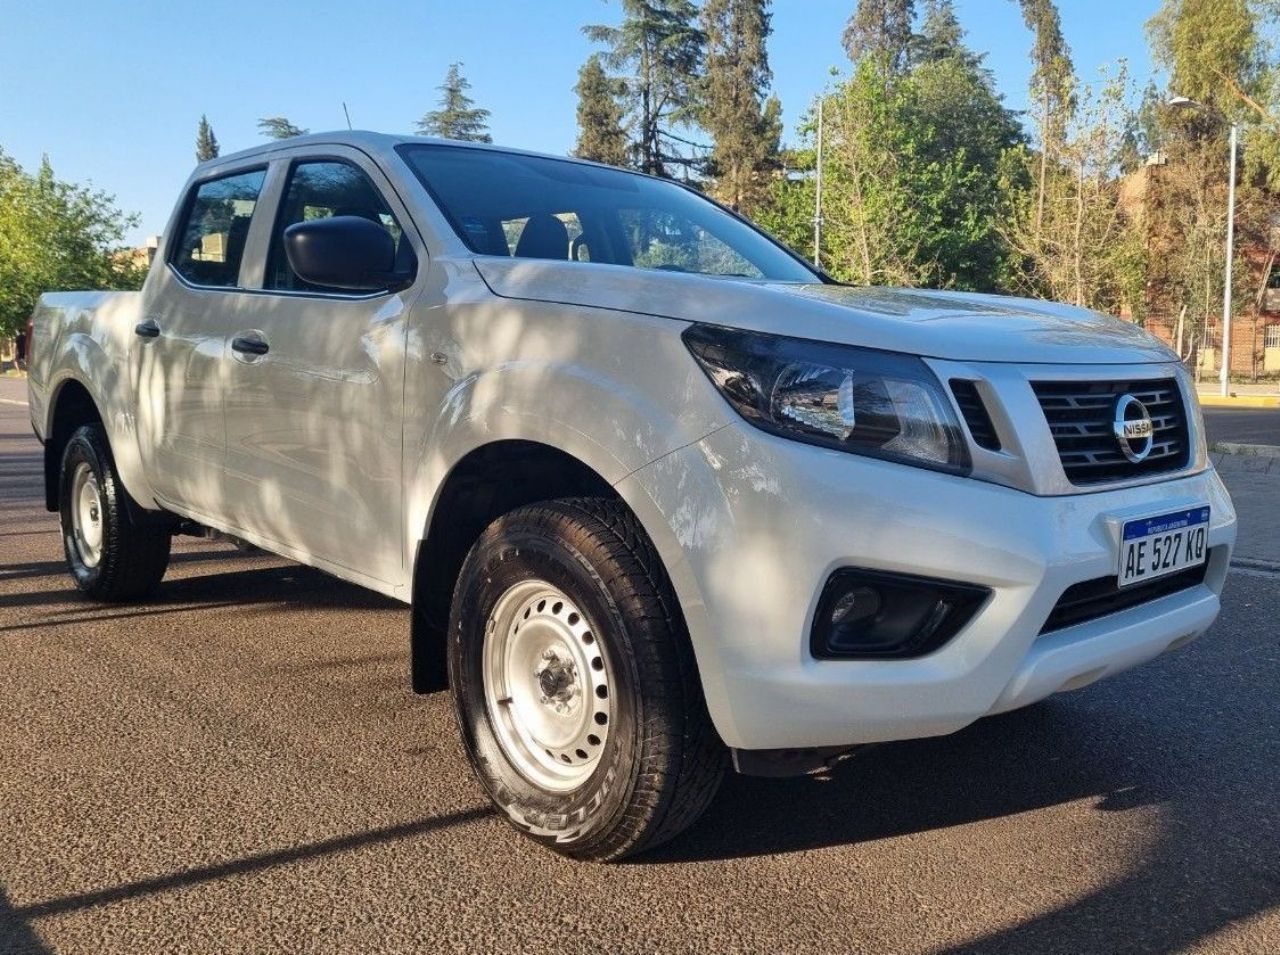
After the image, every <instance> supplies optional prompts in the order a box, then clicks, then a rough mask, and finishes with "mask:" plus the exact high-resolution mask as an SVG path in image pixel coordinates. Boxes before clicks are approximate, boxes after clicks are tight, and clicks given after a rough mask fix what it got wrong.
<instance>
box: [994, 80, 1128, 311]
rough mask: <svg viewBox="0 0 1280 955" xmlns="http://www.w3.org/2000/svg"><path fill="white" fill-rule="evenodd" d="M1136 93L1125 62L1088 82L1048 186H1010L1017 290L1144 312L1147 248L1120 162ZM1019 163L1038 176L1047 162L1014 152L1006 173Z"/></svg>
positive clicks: (1007, 226) (1008, 226)
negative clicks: (1130, 208) (1126, 197)
mask: <svg viewBox="0 0 1280 955" xmlns="http://www.w3.org/2000/svg"><path fill="white" fill-rule="evenodd" d="M1073 95H1074V94H1073ZM1131 98H1132V92H1131V90H1130V88H1129V82H1128V77H1127V73H1126V70H1125V68H1124V66H1123V64H1122V65H1121V66H1120V68H1119V69H1118V70H1117V71H1116V73H1115V74H1114V75H1113V76H1111V77H1109V78H1106V79H1104V80H1103V81H1102V82H1101V83H1100V84H1099V85H1098V86H1097V87H1085V88H1083V90H1081V91H1080V98H1079V102H1078V103H1077V104H1076V109H1077V112H1078V115H1077V116H1076V118H1075V120H1074V121H1073V122H1072V124H1071V125H1070V126H1069V127H1068V128H1066V129H1065V130H1064V133H1063V139H1062V141H1061V142H1059V143H1058V144H1057V146H1056V148H1055V150H1054V157H1053V158H1054V161H1053V162H1052V163H1050V164H1049V165H1048V167H1047V173H1046V178H1045V179H1044V180H1043V185H1042V184H1041V183H1040V182H1036V185H1035V187H1032V188H1025V189H1016V188H1015V189H1010V190H1008V192H1007V198H1008V203H1009V207H1008V211H1007V216H1006V218H1005V219H1004V221H1003V224H1002V231H1003V234H1004V236H1005V238H1006V239H1007V241H1008V243H1009V245H1010V247H1011V248H1012V250H1013V252H1014V254H1015V255H1016V256H1017V258H1018V263H1019V266H1020V268H1019V270H1018V271H1017V272H1016V273H1014V274H1013V275H1012V276H1011V279H1010V281H1011V284H1012V285H1013V287H1014V288H1017V289H1019V290H1020V291H1023V292H1025V293H1027V294H1031V295H1036V296H1040V297H1044V298H1051V299H1054V300H1056V301H1061V302H1071V303H1073V304H1076V305H1081V306H1085V307H1087V308H1093V309H1098V310H1100V311H1107V312H1112V313H1115V312H1120V311H1124V310H1125V309H1126V308H1128V309H1129V310H1131V311H1133V312H1135V313H1139V312H1141V308H1142V296H1143V288H1144V283H1145V279H1146V264H1145V263H1146V255H1147V253H1146V249H1145V243H1144V241H1143V238H1142V235H1141V231H1140V230H1139V229H1136V228H1133V223H1132V222H1131V219H1130V217H1129V215H1128V214H1127V213H1126V209H1125V204H1124V201H1123V198H1122V193H1121V181H1120V178H1119V176H1118V169H1117V165H1116V163H1117V158H1118V157H1119V156H1120V155H1121V145H1122V142H1123V138H1124V135H1125V131H1126V128H1127V115H1126V103H1127V102H1129V101H1130V99H1131ZM1042 155H1043V152H1042ZM1018 167H1021V169H1022V171H1023V172H1024V174H1026V175H1027V178H1028V179H1031V181H1033V182H1035V181H1036V180H1035V179H1034V178H1032V177H1031V176H1030V174H1031V172H1032V170H1033V169H1036V170H1039V169H1045V168H1046V167H1045V165H1044V163H1043V162H1042V161H1041V158H1040V157H1036V156H1033V155H1031V154H1029V153H1027V152H1025V151H1023V152H1021V153H1020V154H1017V155H1014V156H1011V157H1010V162H1009V167H1008V170H1009V172H1010V173H1013V172H1014V171H1015V170H1017V168H1018Z"/></svg>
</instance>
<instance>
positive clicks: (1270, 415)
mask: <svg viewBox="0 0 1280 955" xmlns="http://www.w3.org/2000/svg"><path fill="white" fill-rule="evenodd" d="M1204 426H1205V430H1206V431H1207V432H1208V433H1209V440H1210V441H1211V442H1218V441H1232V442H1236V443H1238V444H1275V445H1280V408H1205V409H1204Z"/></svg>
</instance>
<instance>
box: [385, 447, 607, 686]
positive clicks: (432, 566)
mask: <svg viewBox="0 0 1280 955" xmlns="http://www.w3.org/2000/svg"><path fill="white" fill-rule="evenodd" d="M564 497H605V498H609V499H612V500H618V501H621V500H622V498H621V496H620V495H619V494H618V492H617V491H616V490H615V489H614V487H613V485H611V484H610V483H609V481H608V480H606V479H605V478H604V477H603V476H602V475H601V474H600V473H599V471H597V470H596V469H595V468H592V467H591V466H590V465H588V464H586V463H585V462H583V461H582V460H580V459H579V458H577V457H574V456H573V455H571V454H569V453H568V452H566V451H563V450H561V449H560V448H556V447H552V446H551V445H549V444H544V443H542V442H539V441H529V440H523V439H504V440H497V441H492V442H490V443H488V444H482V445H480V446H478V447H476V448H473V449H472V450H471V451H469V452H468V453H467V454H465V455H464V456H463V457H462V458H460V459H459V460H458V461H457V462H456V463H455V464H454V465H453V467H452V468H450V470H449V472H448V474H447V475H446V476H445V478H444V480H443V482H442V483H441V486H440V489H439V491H438V492H437V493H436V495H435V500H434V502H433V504H432V507H431V512H430V515H429V517H428V518H427V522H426V527H425V528H424V529H423V532H422V535H421V539H420V540H419V541H418V545H417V548H416V551H415V554H414V562H413V579H412V604H413V620H412V625H411V629H410V655H411V675H412V681H413V688H414V690H415V692H418V693H426V692H430V691H432V690H436V689H441V688H443V687H444V686H445V685H446V683H447V678H446V675H445V634H446V630H447V627H448V618H449V606H450V603H451V601H452V598H453V591H454V586H455V585H456V583H457V580H458V573H459V571H461V569H462V563H463V561H464V560H465V559H466V556H467V553H468V552H469V551H470V549H471V546H472V544H473V543H475V541H476V539H477V538H478V537H479V536H480V533H481V532H482V531H483V530H484V529H485V528H486V527H488V526H489V524H490V523H492V522H493V521H494V520H496V519H497V518H498V517H500V516H501V515H503V514H505V513H508V512H509V511H512V510H514V509H515V508H517V507H522V506H524V505H525V504H532V503H534V502H536V501H546V500H553V499H555V498H564Z"/></svg>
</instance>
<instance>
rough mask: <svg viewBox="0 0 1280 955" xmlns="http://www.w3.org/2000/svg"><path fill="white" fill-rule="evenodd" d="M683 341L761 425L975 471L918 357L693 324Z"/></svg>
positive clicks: (813, 440)
mask: <svg viewBox="0 0 1280 955" xmlns="http://www.w3.org/2000/svg"><path fill="white" fill-rule="evenodd" d="M684 342H685V344H686V345H687V346H688V348H689V351H691V352H692V353H693V357H694V358H696V359H697V361H698V364H699V365H701V366H702V370H703V371H705V372H706V373H707V376H708V377H709V378H710V379H711V381H712V382H713V383H714V384H715V386H716V387H717V388H718V389H719V390H720V393H721V394H722V395H724V396H725V398H726V399H728V401H729V403H730V404H731V405H733V407H734V408H735V409H736V410H737V412H738V413H739V414H740V415H742V417H744V418H746V419H747V421H749V422H750V423H751V424H753V425H755V426H756V427H757V428H761V429H762V430H764V431H769V432H771V433H773V434H777V435H781V436H783V437H787V438H794V439H796V440H798V441H806V442H808V443H810V444H817V445H821V446H823V447H828V448H837V449H839V450H841V451H849V452H851V453H853V454H863V455H867V456H868V457H873V458H883V459H885V460H888V461H900V462H902V463H904V464H913V465H916V466H918V467H926V468H934V469H935V470H939V471H948V472H950V473H953V474H963V473H967V472H968V470H969V465H970V462H969V452H968V450H967V449H966V447H965V444H964V439H963V437H962V431H961V428H960V422H959V421H958V420H957V418H956V415H955V412H954V410H953V409H952V405H951V402H950V401H949V400H948V399H947V396H946V395H945V394H944V393H943V391H942V387H941V385H939V384H938V379H937V378H936V377H935V376H934V374H933V372H932V371H930V370H929V367H928V366H927V365H926V364H925V363H924V362H923V361H921V360H920V359H919V358H915V357H913V356H911V355H900V354H896V353H894V352H884V351H875V350H874V349H869V348H854V347H851V346H848V345H828V344H824V343H822V342H812V341H806V340H805V339H801V338H784V337H782V336H778V335H763V334H759V333H756V332H744V331H738V330H735V329H730V328H721V327H719V326H715V325H693V326H691V327H689V328H688V329H686V330H685V333H684Z"/></svg>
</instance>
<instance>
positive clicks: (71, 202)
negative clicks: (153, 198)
mask: <svg viewBox="0 0 1280 955" xmlns="http://www.w3.org/2000/svg"><path fill="white" fill-rule="evenodd" d="M136 224H137V217H136V216H132V215H126V214H125V213H123V212H121V211H120V208H119V207H118V206H117V205H116V202H115V198H114V197H113V196H110V195H107V194H106V193H104V192H98V191H95V190H93V189H90V188H87V187H85V186H81V185H78V184H76V183H69V182H62V181H60V180H59V179H58V178H57V177H56V176H55V175H54V173H53V167H52V166H50V164H49V160H48V159H47V158H46V159H44V160H43V161H42V162H41V164H40V171H39V172H38V173H36V174H35V175H31V174H30V173H27V172H26V171H24V170H23V169H22V167H21V166H19V165H18V164H17V163H16V162H15V161H14V160H13V159H11V158H10V157H9V156H7V155H6V154H5V153H4V152H3V151H2V150H0V335H12V334H15V333H16V332H17V330H18V328H19V327H20V326H21V325H22V324H23V323H25V322H26V320H27V316H29V315H30V314H31V310H32V309H33V308H34V307H35V303H36V299H37V298H38V297H39V296H40V293H42V292H49V291H64V290H68V289H136V288H138V287H140V286H141V284H142V279H143V276H144V273H145V270H144V269H142V268H140V267H138V266H136V265H135V264H134V263H133V260H132V259H131V258H130V257H129V256H128V255H127V254H125V252H124V250H123V249H122V248H121V242H122V240H123V238H124V234H125V232H126V231H127V230H128V229H130V228H132V227H133V226H135V225H136Z"/></svg>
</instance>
